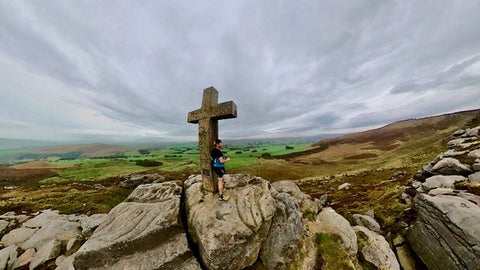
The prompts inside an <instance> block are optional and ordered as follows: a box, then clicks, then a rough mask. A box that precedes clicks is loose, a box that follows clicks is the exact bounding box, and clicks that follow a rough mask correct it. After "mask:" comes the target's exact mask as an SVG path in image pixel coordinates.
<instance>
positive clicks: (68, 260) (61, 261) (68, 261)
mask: <svg viewBox="0 0 480 270" xmlns="http://www.w3.org/2000/svg"><path fill="white" fill-rule="evenodd" d="M74 259H75V255H70V256H68V257H66V256H65V255H61V256H58V257H57V259H56V260H55V265H56V266H57V268H55V270H75V268H74V267H73V260H74Z"/></svg>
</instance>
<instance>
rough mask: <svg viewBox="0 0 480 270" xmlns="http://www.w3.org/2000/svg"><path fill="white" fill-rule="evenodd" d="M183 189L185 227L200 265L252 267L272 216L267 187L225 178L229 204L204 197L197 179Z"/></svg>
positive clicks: (239, 177) (254, 179)
mask: <svg viewBox="0 0 480 270" xmlns="http://www.w3.org/2000/svg"><path fill="white" fill-rule="evenodd" d="M185 189H186V191H185V196H186V198H185V205H186V212H187V218H188V227H189V231H190V235H191V237H192V239H193V241H195V242H196V243H197V244H198V247H199V252H200V256H201V258H202V261H203V263H204V265H205V266H206V267H207V268H208V269H243V268H245V267H247V266H250V265H252V264H254V263H255V261H256V260H257V257H258V255H259V253H260V249H261V247H262V243H263V242H264V241H265V240H266V239H267V236H268V232H269V229H270V225H271V223H272V219H273V216H274V214H275V212H276V207H275V199H274V198H273V197H272V195H271V191H270V189H271V186H270V183H269V182H267V181H266V180H264V179H262V178H260V177H255V176H250V175H226V176H225V189H226V190H225V193H226V194H228V195H229V196H230V200H229V201H219V200H218V198H217V196H215V195H214V194H211V193H207V192H205V193H204V192H203V190H202V177H201V175H198V176H193V177H190V178H189V179H188V180H187V181H186V182H185ZM287 218H288V216H287ZM279 222H281V220H279Z"/></svg>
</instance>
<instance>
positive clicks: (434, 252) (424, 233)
mask: <svg viewBox="0 0 480 270" xmlns="http://www.w3.org/2000/svg"><path fill="white" fill-rule="evenodd" d="M414 208H415V209H416V210H417V211H418V218H417V221H416V223H415V224H414V225H413V226H412V227H411V228H410V229H409V230H408V233H407V239H408V241H409V243H410V245H411V246H412V248H413V250H414V251H415V253H416V254H417V255H418V256H419V257H420V258H421V259H422V261H423V262H424V263H425V264H426V265H427V266H428V268H429V269H478V265H480V248H479V247H480V222H478V221H479V220H480V207H479V206H478V205H476V204H474V203H472V202H470V201H468V200H466V199H464V198H461V197H458V196H449V195H438V196H434V197H433V196H429V195H426V194H419V195H418V196H416V197H415V199H414Z"/></svg>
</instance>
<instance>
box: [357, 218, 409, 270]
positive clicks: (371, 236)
mask: <svg viewBox="0 0 480 270" xmlns="http://www.w3.org/2000/svg"><path fill="white" fill-rule="evenodd" d="M353 229H354V230H355V232H356V234H357V238H358V242H359V251H360V253H361V255H362V257H363V258H364V260H365V261H367V262H369V263H371V264H373V265H374V266H375V267H376V268H377V269H391V270H396V269H398V270H400V265H399V264H398V261H397V257H395V253H393V251H392V249H391V248H390V246H389V245H388V242H387V241H386V240H385V238H384V237H383V236H381V235H379V234H377V233H375V232H373V231H371V230H369V229H367V228H365V227H363V226H355V227H353Z"/></svg>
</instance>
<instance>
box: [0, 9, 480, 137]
mask: <svg viewBox="0 0 480 270" xmlns="http://www.w3.org/2000/svg"><path fill="white" fill-rule="evenodd" d="M479 14H480V1H470V0H468V1H414V0H412V1H329V0H328V1H327V0H326V1H258V0H255V1H225V0H220V1H210V0H209V1H7V0H0V137H3V138H22V139H40V140H58V141H66V140H98V141H106V140H117V141H118V140H120V141H121V140H129V139H138V138H156V139H158V140H159V141H163V140H196V136H197V125H192V124H189V123H187V120H186V119H187V113H188V112H189V111H192V110H195V109H198V108H200V106H201V99H202V93H203V89H204V88H207V87H209V86H214V87H215V88H216V89H217V90H218V91H219V102H223V101H229V100H233V101H234V102H235V103H236V104H237V106H238V118H237V119H229V120H222V121H220V137H221V138H231V139H233V138H260V137H284V136H311V135H319V134H329V133H343V132H352V131H358V130H365V129H369V128H372V127H376V126H379V125H383V124H388V123H390V122H393V121H397V120H403V119H407V118H413V117H424V116H430V115H436V114H441V113H446V112H454V111H460V110H466V109H476V108H480V102H479V101H480V30H479V29H480V16H479Z"/></svg>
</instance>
